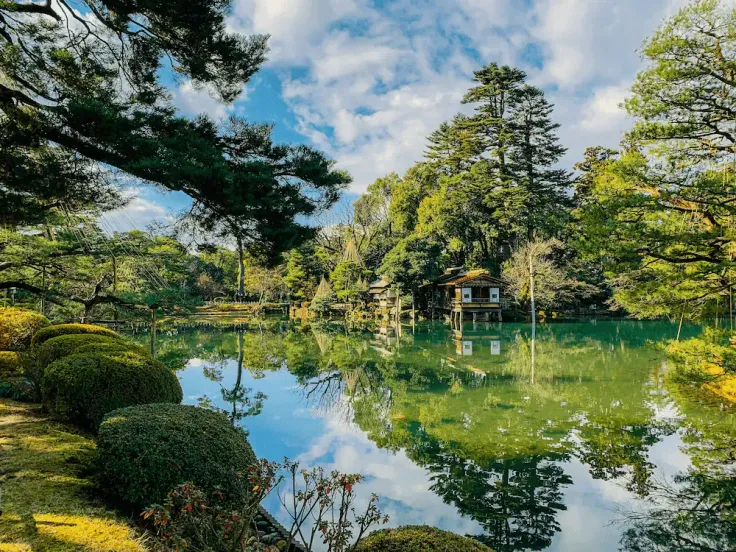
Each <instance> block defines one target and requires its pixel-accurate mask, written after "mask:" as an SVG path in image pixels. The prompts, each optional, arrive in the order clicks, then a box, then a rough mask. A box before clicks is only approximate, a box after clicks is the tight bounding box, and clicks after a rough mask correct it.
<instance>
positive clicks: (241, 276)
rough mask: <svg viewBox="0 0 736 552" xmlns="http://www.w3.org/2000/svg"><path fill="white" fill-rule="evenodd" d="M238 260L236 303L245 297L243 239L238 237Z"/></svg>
mask: <svg viewBox="0 0 736 552" xmlns="http://www.w3.org/2000/svg"><path fill="white" fill-rule="evenodd" d="M237 242H238V260H239V261H240V267H239V269H238V293H237V296H236V298H235V300H236V301H237V302H238V303H241V302H242V301H243V297H245V263H244V259H243V240H242V239H241V238H240V237H238V238H237Z"/></svg>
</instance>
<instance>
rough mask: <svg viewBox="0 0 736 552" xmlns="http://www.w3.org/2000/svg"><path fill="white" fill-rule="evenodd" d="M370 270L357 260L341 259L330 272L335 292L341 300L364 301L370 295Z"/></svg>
mask: <svg viewBox="0 0 736 552" xmlns="http://www.w3.org/2000/svg"><path fill="white" fill-rule="evenodd" d="M370 277H371V273H370V271H369V270H366V268H365V267H363V266H362V265H360V264H358V263H356V262H355V261H351V260H345V261H340V262H339V263H337V266H335V269H334V270H333V271H332V272H331V273H330V282H331V283H332V286H333V289H334V290H335V294H336V295H337V299H338V300H339V301H349V302H355V301H363V300H365V299H367V295H368V279H369V278H370Z"/></svg>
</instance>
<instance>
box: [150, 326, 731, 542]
mask: <svg viewBox="0 0 736 552" xmlns="http://www.w3.org/2000/svg"><path fill="white" fill-rule="evenodd" d="M267 325H268V327H265V326H264V327H263V328H262V329H260V330H259V329H258V327H256V328H255V329H253V328H251V329H250V330H248V331H246V332H237V331H221V330H219V331H218V330H212V331H202V330H196V331H180V332H179V333H166V332H162V333H161V335H160V338H159V342H158V349H159V357H160V358H161V359H162V360H164V361H165V362H167V363H169V364H171V365H173V366H177V367H179V368H180V371H179V375H180V379H181V383H182V386H183V388H184V395H185V402H187V403H193V404H196V403H197V402H198V401H201V400H202V399H205V400H207V401H209V402H211V403H212V404H214V405H215V406H217V407H219V408H222V409H225V410H227V411H228V412H230V413H231V415H232V416H234V417H235V418H236V419H239V421H238V423H241V424H243V425H244V426H245V427H246V428H247V430H248V431H249V433H250V439H251V442H252V444H253V447H254V449H255V451H256V453H257V454H258V455H259V456H263V457H266V458H269V459H271V460H281V459H283V457H285V456H288V457H290V458H292V459H297V460H299V461H300V462H301V463H302V465H303V466H316V465H321V466H324V467H325V468H328V469H330V470H331V469H337V470H340V471H343V472H351V473H354V472H360V473H362V474H364V475H365V476H367V481H366V482H365V483H363V484H361V485H360V491H361V493H362V494H361V497H362V499H363V500H367V497H368V496H369V495H370V493H376V494H377V495H379V496H380V497H381V501H380V505H381V508H382V510H383V511H384V512H386V513H388V514H389V515H390V517H391V525H404V524H431V525H434V526H437V527H440V528H443V529H447V530H450V531H454V532H457V533H460V534H467V535H471V536H474V537H475V538H477V539H479V540H481V541H483V542H485V543H487V544H488V545H489V546H491V547H492V548H494V549H496V550H498V551H512V550H554V551H560V552H562V551H565V552H571V551H572V552H574V551H589V550H603V551H606V550H612V551H613V550H618V549H619V548H620V547H624V548H627V547H628V549H632V550H634V549H636V548H635V547H636V545H637V543H638V545H639V546H644V547H643V548H641V549H644V550H646V549H650V548H649V547H648V545H646V544H645V545H642V544H641V542H645V543H646V542H647V541H642V540H641V539H642V538H644V537H647V535H648V537H647V538H652V537H651V535H652V534H653V535H665V536H663V537H662V538H664V539H665V540H666V539H667V538H669V537H667V536H666V533H667V531H668V530H670V529H669V528H671V526H672V524H671V521H672V520H671V519H670V517H668V516H671V515H674V514H672V513H671V512H674V511H675V510H676V508H677V507H679V505H677V504H676V505H675V506H674V507H672V508H670V509H669V510H668V509H667V508H665V507H664V506H663V504H665V503H666V501H667V500H668V497H670V498H671V494H667V493H668V492H670V493H671V492H672V490H673V489H675V490H679V489H683V488H686V489H687V490H688V491H690V490H691V489H690V488H691V487H692V488H693V489H692V493H695V494H697V493H699V492H701V487H702V486H703V485H702V484H700V483H698V482H697V481H696V480H695V479H692V477H691V476H692V474H694V473H701V472H707V473H717V474H724V475H723V477H722V478H721V476H720V475H719V476H718V477H717V478H716V484H721V483H724V485H732V483H733V480H732V479H731V480H728V481H727V479H728V477H729V474H730V477H732V476H733V464H732V463H731V462H732V461H733V456H732V453H733V450H734V443H736V417H735V416H734V414H733V413H732V412H731V411H730V410H728V409H725V408H723V407H722V406H721V405H719V404H717V403H708V404H705V403H704V402H703V401H701V400H696V399H694V398H692V397H689V396H687V395H684V394H682V393H680V392H678V391H677V390H676V389H673V388H671V387H670V386H668V385H667V384H665V378H664V374H665V372H666V370H667V365H666V362H665V361H664V358H663V355H662V353H661V352H659V350H657V348H656V347H653V346H652V345H651V343H650V342H658V341H661V340H663V339H667V338H673V337H674V336H675V334H676V327H675V326H674V325H671V324H668V323H664V322H633V321H603V322H602V321H587V322H581V323H558V324H548V325H541V326H538V328H537V336H536V340H535V342H534V344H532V341H531V328H530V326H529V325H527V324H510V323H504V324H502V325H499V324H495V323H490V324H487V323H479V324H476V325H473V324H467V325H466V326H465V328H464V331H463V334H462V335H460V334H458V333H456V332H453V331H452V330H451V329H450V328H449V326H447V325H444V324H441V323H423V324H419V325H417V326H416V327H415V328H412V327H410V326H404V327H403V329H402V334H401V335H400V336H397V335H396V334H395V332H394V331H393V330H391V329H389V330H387V332H385V333H383V334H382V333H380V332H375V333H374V332H371V331H350V332H349V331H346V329H345V328H344V327H342V326H327V327H315V326H312V327H307V328H304V327H294V326H289V325H288V324H285V323H273V322H270V323H267ZM683 332H684V333H685V334H687V335H695V334H696V333H698V329H697V328H694V327H693V328H685V329H684V330H683ZM142 339H145V338H142ZM532 345H533V346H532ZM239 352H240V356H242V367H243V368H242V370H239V362H238V358H239ZM532 352H533V353H534V355H533V361H532ZM239 372H240V374H239ZM239 376H240V381H241V385H242V386H244V387H245V388H248V389H249V390H250V391H249V393H248V395H247V396H250V397H251V398H252V397H253V396H254V395H255V394H256V393H263V394H265V395H266V396H267V398H265V399H264V401H263V406H262V411H261V412H260V414H258V415H255V416H243V415H244V414H246V413H247V412H246V411H247V410H248V408H249V406H252V405H249V404H245V401H244V400H241V399H243V395H244V393H242V392H239V389H238V388H237V381H238V377H239ZM233 391H235V392H233ZM724 443H725V445H724ZM714 470H715V471H714ZM698 481H700V480H698ZM699 485H700V486H699ZM729 489H731V491H733V488H732V487H729ZM704 492H705V491H704ZM708 492H710V491H708ZM692 493H690V495H688V496H692ZM711 494H712V493H711ZM696 502H697V501H696ZM703 502H704V503H707V502H708V500H705V501H703ZM269 507H270V509H271V511H272V512H273V513H274V514H275V515H276V516H277V517H281V518H282V521H284V522H286V519H283V518H284V513H283V512H281V511H280V509H279V507H278V503H277V502H276V501H275V500H274V501H272V503H271V504H269ZM662 508H664V513H662ZM632 516H639V517H638V518H637V519H638V522H639V523H638V524H637V523H635V520H633V518H632ZM642 520H643V521H642ZM722 525H723V524H721V526H719V527H717V528H716V529H713V528H708V527H705V526H702V527H701V526H698V527H697V528H692V527H690V528H689V530H690V531H691V532H693V533H695V535H689V536H688V538H689V539H692V538H695V539H701V540H703V541H706V542H707V544H708V546H710V547H711V548H713V549H716V550H719V549H721V548H720V547H721V546H726V545H725V544H723V543H731V544H734V541H732V540H729V539H732V538H734V535H733V533H734V528H733V527H731V528H724V527H722ZM665 528H667V529H665ZM627 530H628V533H626V532H627ZM680 530H681V531H686V529H680ZM719 531H721V532H723V531H725V532H727V533H728V535H726V536H723V535H720V534H718V533H719ZM710 533H716V534H715V535H713V534H710ZM625 534H627V537H626V538H625V539H624V540H622V537H623V536H624V535H625ZM656 538H659V537H656ZM637 539H638V540H637ZM724 539H725V540H724ZM664 549H676V547H675V546H674V545H673V546H672V548H669V547H667V546H665V548H664ZM704 549H707V548H704ZM723 549H728V548H723Z"/></svg>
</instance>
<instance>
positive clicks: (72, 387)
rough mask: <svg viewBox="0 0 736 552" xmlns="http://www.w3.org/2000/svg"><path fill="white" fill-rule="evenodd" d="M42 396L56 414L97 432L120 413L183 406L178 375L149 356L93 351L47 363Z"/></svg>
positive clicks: (47, 405)
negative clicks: (166, 404) (163, 405)
mask: <svg viewBox="0 0 736 552" xmlns="http://www.w3.org/2000/svg"><path fill="white" fill-rule="evenodd" d="M42 395H43V402H44V405H45V406H46V408H47V409H48V410H49V412H50V413H51V414H52V415H54V416H57V417H59V418H62V419H65V420H68V421H71V422H74V423H77V424H79V425H81V426H83V427H88V428H91V429H96V428H97V426H98V425H99V424H100V422H101V421H102V418H103V417H104V416H105V414H107V413H108V412H111V411H113V410H115V409H117V408H122V407H124V406H132V405H137V404H147V403H156V402H170V403H179V402H181V399H182V390H181V385H179V380H178V379H177V378H176V376H175V375H174V374H173V373H172V372H171V371H170V370H169V369H168V368H166V367H165V366H164V365H163V364H161V363H160V362H158V361H156V360H153V359H152V358H150V357H149V356H148V355H143V354H138V353H134V352H109V353H105V352H96V353H92V352H90V353H80V354H74V355H69V356H67V357H64V358H61V359H59V360H57V361H55V362H52V363H51V364H49V365H48V367H47V368H46V370H45V372H44V375H43V382H42Z"/></svg>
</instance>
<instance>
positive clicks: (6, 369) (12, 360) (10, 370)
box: [0, 351, 22, 381]
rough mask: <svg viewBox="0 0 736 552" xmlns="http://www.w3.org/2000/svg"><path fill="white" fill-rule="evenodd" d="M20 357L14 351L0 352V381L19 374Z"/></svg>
mask: <svg viewBox="0 0 736 552" xmlns="http://www.w3.org/2000/svg"><path fill="white" fill-rule="evenodd" d="M21 371H22V370H21V365H20V355H19V354H18V353H16V352H15V351H0V381H3V380H7V379H8V378H12V377H16V376H19V375H20V374H21Z"/></svg>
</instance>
